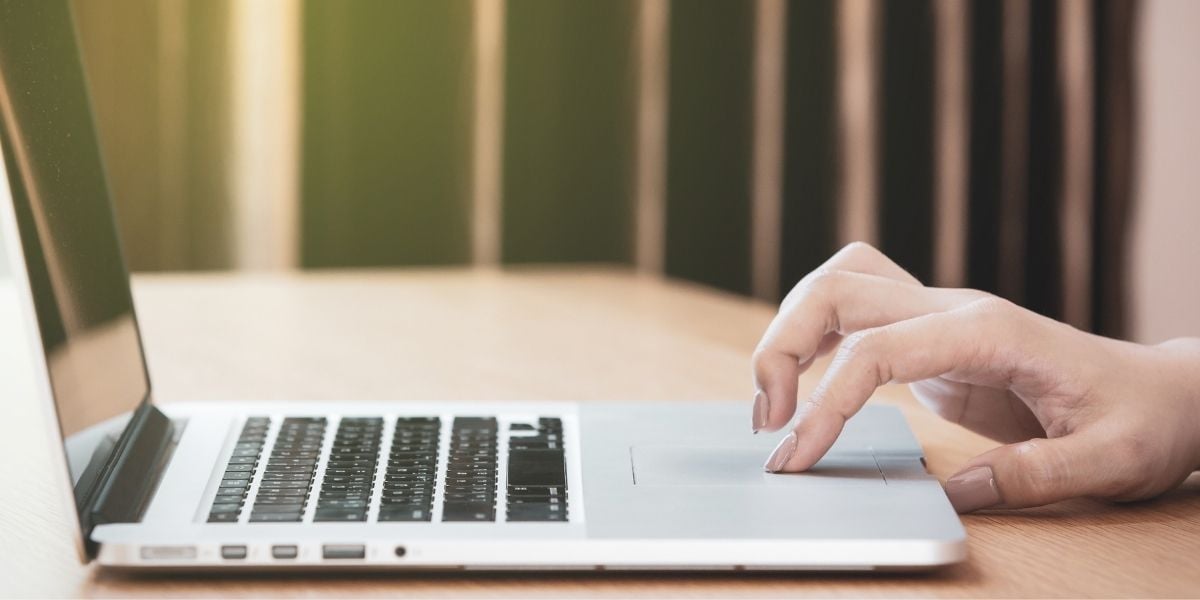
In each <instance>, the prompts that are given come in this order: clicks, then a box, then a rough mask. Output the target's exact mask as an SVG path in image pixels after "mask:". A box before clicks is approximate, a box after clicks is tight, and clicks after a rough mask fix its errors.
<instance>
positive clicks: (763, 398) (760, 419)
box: [751, 390, 771, 433]
mask: <svg viewBox="0 0 1200 600" xmlns="http://www.w3.org/2000/svg"><path fill="white" fill-rule="evenodd" d="M770 411H771V403H770V401H768V400H767V394H766V392H764V391H762V390H758V391H757V392H754V414H753V415H751V416H752V417H753V420H754V423H752V425H753V428H754V433H758V430H759V429H763V428H765V427H766V426H767V415H768V414H770Z"/></svg>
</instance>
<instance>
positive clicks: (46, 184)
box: [0, 0, 149, 480]
mask: <svg viewBox="0 0 1200 600" xmlns="http://www.w3.org/2000/svg"><path fill="white" fill-rule="evenodd" d="M86 89H87V88H86V86H85V82H84V75H83V69H82V65H81V63H80V57H79V53H78V49H77V47H76V40H75V30H74V25H73V23H72V20H71V14H70V9H69V7H68V4H67V2H66V1H65V0H42V1H37V2H21V1H13V0H0V149H2V150H3V153H4V169H5V171H6V173H7V175H8V183H9V188H10V190H11V197H12V208H13V213H15V216H16V224H17V230H18V232H19V237H20V247H21V249H22V250H23V252H24V259H25V260H24V271H25V272H26V274H27V275H28V282H29V287H30V290H31V292H32V296H33V305H34V308H35V310H36V313H37V328H38V331H39V333H40V334H41V340H42V346H43V350H44V352H45V356H46V364H47V367H48V370H49V379H50V385H51V388H52V391H53V394H54V401H55V405H56V407H57V410H58V418H59V424H60V426H61V428H62V433H63V436H64V438H66V439H67V446H68V449H67V453H68V459H69V460H68V462H69V464H70V465H71V471H72V477H73V478H74V479H76V480H78V478H79V475H80V470H81V468H82V466H86V465H87V463H88V461H89V460H93V459H94V457H93V456H92V455H93V453H94V450H95V448H96V446H97V443H98V441H99V439H102V438H104V437H105V436H111V435H112V434H113V433H114V432H113V431H111V429H114V428H116V431H115V433H117V434H119V433H120V429H119V427H120V426H122V423H123V421H122V420H121V419H120V418H119V417H120V415H122V414H124V413H127V412H128V411H130V410H132V409H133V408H135V407H136V406H137V405H138V403H140V402H141V401H142V400H143V399H145V398H146V397H147V395H148V393H149V380H148V379H147V376H146V370H145V365H144V363H143V360H142V349H141V342H140V340H139V338H138V329H137V323H136V321H135V318H134V313H133V301H132V298H131V296H130V292H129V277H128V274H127V273H126V272H125V265H124V262H123V260H122V257H121V253H120V247H119V244H118V240H117V232H116V226H115V223H114V221H113V214H112V208H111V205H110V202H109V196H108V186H107V183H106V180H105V177H104V170H103V166H102V162H101V159H100V153H99V144H98V141H97V139H96V133H95V128H94V124H93V122H92V115H91V110H90V108H89V104H88V97H87V91H86ZM0 201H2V202H7V201H8V199H7V198H2V197H0ZM101 422H107V423H106V425H105V427H100V428H97V427H94V426H95V425H97V424H99V423H101ZM89 428H91V430H89ZM99 430H104V431H99Z"/></svg>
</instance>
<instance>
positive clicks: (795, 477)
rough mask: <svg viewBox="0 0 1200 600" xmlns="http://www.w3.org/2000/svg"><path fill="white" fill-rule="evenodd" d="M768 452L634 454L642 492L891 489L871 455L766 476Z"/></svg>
mask: <svg viewBox="0 0 1200 600" xmlns="http://www.w3.org/2000/svg"><path fill="white" fill-rule="evenodd" d="M767 454H769V451H768V452H764V451H763V449H762V448H759V447H746V446H725V447H718V446H687V445H644V446H633V447H631V448H630V456H631V460H632V463H633V464H632V467H633V468H632V473H633V483H634V484H635V485H638V486H671V485H684V486H784V487H810V486H831V485H832V486H850V485H853V486H861V485H866V486H875V485H886V481H885V480H884V478H883V474H882V473H881V472H880V470H879V466H878V465H877V464H876V461H875V457H874V455H872V454H871V453H868V452H861V453H845V454H831V455H827V456H826V457H825V458H823V459H821V461H820V462H818V463H817V464H816V465H814V466H813V468H812V469H809V470H808V471H806V472H804V473H786V474H773V473H767V472H765V471H764V470H763V466H762V465H763V461H765V460H766V457H767Z"/></svg>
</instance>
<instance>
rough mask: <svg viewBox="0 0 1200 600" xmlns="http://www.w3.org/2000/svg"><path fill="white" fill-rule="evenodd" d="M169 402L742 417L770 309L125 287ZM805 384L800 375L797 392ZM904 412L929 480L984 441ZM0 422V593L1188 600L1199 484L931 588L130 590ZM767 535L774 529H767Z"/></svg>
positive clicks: (910, 584)
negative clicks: (82, 560)
mask: <svg viewBox="0 0 1200 600" xmlns="http://www.w3.org/2000/svg"><path fill="white" fill-rule="evenodd" d="M135 292H136V297H137V302H138V309H139V311H140V316H141V322H142V326H143V331H144V335H145V338H146V345H147V352H148V355H149V361H150V367H151V371H152V373H153V380H154V386H155V389H156V394H157V397H158V399H159V401H161V402H164V403H166V402H172V401H179V400H202V401H212V402H227V401H232V400H236V399H238V398H260V399H261V398H267V399H278V400H338V399H343V398H346V399H349V398H356V399H365V400H398V401H403V400H417V399H450V400H459V399H463V400H480V399H486V400H496V401H503V400H530V399H535V400H580V401H596V402H603V401H606V400H612V399H645V400H671V401H678V402H679V403H680V408H681V410H686V404H687V402H688V401H691V400H701V399H735V400H742V401H745V402H746V411H747V412H746V414H747V417H746V420H747V426H749V414H750V412H749V411H750V382H749V365H748V359H749V356H750V352H751V350H752V349H753V347H754V345H755V343H756V342H757V341H758V337H759V334H760V333H761V332H762V330H763V329H764V327H765V326H766V324H767V322H768V321H769V320H770V318H771V316H772V314H773V313H774V309H773V307H771V306H768V305H766V304H762V303H758V302H755V301H750V300H746V299H743V298H739V297H735V296H732V295H727V294H722V293H718V292H713V291H711V290H708V289H705V288H701V287H697V286H693V285H687V284H680V283H664V282H661V281H660V280H657V279H654V278H648V277H640V276H637V275H633V274H630V273H628V272H625V271H620V270H570V271H567V270H557V271H530V270H521V271H510V272H505V273H500V272H495V271H477V270H412V271H404V272H391V271H374V272H373V271H365V272H354V273H346V272H344V273H322V274H306V275H294V276H239V275H192V276H182V275H178V276H177V275H166V276H160V275H156V276H142V277H138V278H137V281H136V285H135ZM815 376H816V375H815V374H813V375H811V376H806V379H805V381H806V385H809V386H811V385H812V384H813V383H814V381H815ZM874 401H876V402H886V403H892V404H896V405H898V406H900V407H901V408H902V409H903V410H904V412H905V413H906V414H907V416H908V418H909V421H910V422H911V423H912V426H913V428H914V429H915V431H916V432H917V436H918V438H919V439H920V440H921V442H922V444H924V446H925V451H926V455H927V456H928V461H929V468H930V469H931V470H932V472H934V473H935V474H937V475H938V476H939V477H942V478H944V477H946V476H947V475H949V474H951V473H953V472H954V470H955V467H956V465H958V464H960V463H961V462H962V461H964V460H965V459H967V458H968V457H969V456H971V455H973V454H974V453H976V452H979V451H981V450H983V449H985V448H987V447H988V446H989V442H988V441H986V440H984V439H981V438H979V437H977V436H975V435H972V434H969V433H967V432H965V431H963V430H961V429H959V428H957V427H955V426H952V425H949V424H946V423H944V422H941V421H939V420H938V419H937V418H936V417H933V416H931V415H930V414H929V413H927V412H925V411H923V410H922V409H921V408H920V407H919V406H917V405H916V404H915V402H914V401H913V400H912V398H911V397H910V396H909V395H908V393H907V391H906V390H905V389H904V388H892V389H887V390H884V391H882V392H880V394H879V395H878V397H877V398H876V400H874ZM6 403H7V406H6V414H7V416H8V418H6V419H4V420H3V422H0V453H2V454H0V456H4V457H5V459H4V462H3V463H2V466H0V535H2V538H3V539H2V541H0V596H32V595H38V596H46V595H53V596H123V597H131V596H145V597H165V596H196V595H207V596H294V595H299V594H304V595H310V596H351V595H371V596H401V595H415V596H444V595H462V596H507V597H532V596H564V595H586V596H646V595H687V596H734V595H752V596H781V595H788V596H794V595H799V594H815V595H820V596H833V595H883V596H909V595H919V596H932V595H937V596H989V597H1002V596H1003V597H1011V596H1035V597H1047V596H1064V595H1065V596H1090V595H1104V596H1113V595H1117V596H1181V595H1182V596H1195V595H1200V493H1197V492H1198V491H1200V477H1193V478H1192V479H1191V480H1190V481H1189V482H1188V483H1187V484H1185V486H1184V488H1183V489H1180V490H1177V491H1175V492H1172V493H1170V494H1168V495H1166V496H1165V497H1163V498H1161V499H1158V500H1155V501H1152V502H1145V503H1139V504H1135V505H1128V506H1114V505H1110V504H1104V503H1099V502H1093V501H1088V500H1077V501H1072V502H1065V503H1062V504H1059V505H1056V506H1052V507H1048V508H1043V509H1037V510H1026V511H1020V512H1012V513H995V514H990V515H977V516H968V517H966V518H965V519H964V521H965V523H966V527H967V530H968V532H969V535H970V549H971V558H970V561H969V562H968V563H966V564H964V565H961V566H957V567H954V568H950V569H947V570H945V571H942V572H939V573H935V574H932V575H920V576H911V575H910V576H897V575H885V576H879V575H853V576H847V575H810V574H796V575H751V574H741V573H739V574H714V575H702V576H696V575H666V574H640V575H622V574H615V573H606V574H587V575H560V574H549V575H504V576H497V575H464V574H454V575H444V576H423V575H371V576H332V577H316V576H308V575H296V576H289V577H281V576H275V577H265V576H249V577H247V576H241V577H229V576H187V577H176V576H172V577H154V578H131V577H127V576H120V575H117V574H113V573H107V572H102V571H100V570H98V569H95V568H91V567H87V566H81V565H79V564H78V563H77V562H76V559H75V554H74V549H73V547H72V546H71V542H70V536H69V527H70V524H69V523H70V521H69V520H68V519H67V518H66V517H65V516H64V515H63V514H61V511H59V510H58V508H57V507H58V500H57V497H56V496H55V494H57V493H58V492H57V490H56V489H55V487H54V486H55V485H56V484H57V482H56V481H53V480H51V479H50V478H49V477H48V476H47V475H46V474H45V472H44V470H43V467H42V465H43V464H45V462H46V461H47V460H48V456H49V449H47V448H46V444H45V443H44V441H43V440H42V439H41V438H40V437H39V436H38V435H37V432H39V431H40V423H39V424H38V426H34V427H31V426H30V423H31V422H33V421H32V420H35V419H38V418H40V417H39V416H38V413H37V409H36V407H31V406H28V403H17V402H13V401H12V399H6ZM780 518H786V515H781V516H780Z"/></svg>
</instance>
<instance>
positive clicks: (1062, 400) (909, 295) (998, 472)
mask: <svg viewBox="0 0 1200 600" xmlns="http://www.w3.org/2000/svg"><path fill="white" fill-rule="evenodd" d="M839 342H840V344H839ZM835 348H836V349H837V353H836V355H834V358H833V359H832V361H831V362H830V365H829V368H828V370H827V371H826V372H825V374H824V376H823V377H822V379H821V381H820V383H819V384H818V385H817V387H816V389H815V390H814V391H813V393H812V395H811V396H810V397H809V398H808V400H807V401H806V402H805V403H804V404H803V405H801V406H800V407H799V408H797V402H796V400H797V399H796V395H797V387H798V382H797V378H798V377H799V375H800V374H801V373H803V372H804V371H805V370H806V369H807V368H808V367H809V366H810V365H811V364H812V362H813V360H814V359H815V358H817V357H819V356H821V355H823V354H826V353H828V352H830V351H833V350H834V349H835ZM753 365H754V383H755V390H756V391H755V402H754V410H753V426H754V429H755V431H777V430H780V429H782V428H783V427H784V426H786V425H787V424H788V423H789V422H790V421H791V420H792V418H793V416H795V417H796V418H797V421H796V424H795V426H794V427H793V429H792V431H791V433H789V434H788V435H787V437H785V438H784V439H783V441H782V442H780V444H779V446H778V447H777V448H776V449H775V451H774V452H773V453H772V454H771V456H770V458H768V460H767V463H766V465H765V468H766V469H767V470H768V471H773V472H792V471H803V470H805V469H808V468H809V467H811V466H813V465H814V464H815V463H816V462H817V461H818V460H819V459H820V458H821V457H822V456H823V455H824V454H825V452H827V451H828V450H829V448H830V446H832V445H833V443H834V440H836V439H837V437H838V434H839V433H841V431H842V427H843V425H844V424H845V422H846V419H848V418H850V417H851V416H853V415H854V414H855V413H856V412H858V410H859V409H860V408H862V406H863V404H864V403H865V402H866V401H867V399H868V398H869V397H870V396H871V394H872V393H873V392H874V391H875V389H876V388H877V387H879V386H880V385H883V384H885V383H908V384H909V387H910V388H911V389H912V391H913V393H914V395H916V397H917V399H918V400H920V401H921V403H922V404H924V405H925V406H927V407H929V408H930V409H932V410H933V411H934V412H936V413H937V414H938V415H940V416H941V417H943V418H945V419H947V420H949V421H951V422H954V423H958V424H959V425H962V426H964V427H966V428H968V429H970V430H972V431H975V432H977V433H980V434H983V435H985V436H987V437H990V438H992V439H994V440H997V441H1000V442H1003V443H1005V444H1007V445H1004V446H1000V447H998V448H995V449H993V450H990V451H988V452H985V453H983V454H981V455H979V456H976V457H975V458H973V459H971V460H969V461H967V463H966V465H964V466H963V468H962V469H961V470H960V471H959V472H958V473H957V474H955V475H954V476H952V477H950V479H949V480H947V481H946V484H945V487H946V493H947V495H948V496H949V497H950V501H951V503H952V504H953V505H954V507H955V509H956V510H958V511H959V512H970V511H973V510H978V509H982V508H990V507H1003V508H1020V507H1027V506H1036V505H1041V504H1047V503H1050V502H1056V501H1058V500H1063V499H1067V498H1072V497H1076V496H1094V497H1100V498H1108V499H1113V500H1137V499H1144V498H1149V497H1152V496H1155V495H1157V494H1160V493H1162V492H1164V491H1166V490H1169V489H1171V488H1173V487H1175V486H1177V485H1178V484H1179V483H1180V482H1181V481H1183V480H1184V479H1185V478H1187V476H1188V475H1189V474H1190V473H1191V472H1192V471H1193V470H1195V469H1197V468H1200V339H1178V340H1172V341H1169V342H1166V343H1164V344H1160V345H1158V346H1143V345H1139V344H1133V343H1129V342H1122V341H1118V340H1113V339H1109V338H1104V337H1100V336H1096V335H1093V334H1089V333H1085V332H1082V331H1079V330H1077V329H1074V328H1072V327H1070V326H1068V325H1065V324H1063V323H1060V322H1057V321H1054V320H1052V319H1048V318H1046V317H1043V316H1040V315H1038V314H1036V313H1033V312H1031V311H1029V310H1026V309H1024V308H1021V307H1019V306H1016V305H1014V304H1012V303H1010V302H1008V301H1006V300H1003V299H1000V298H997V297H995V296H992V295H991V294H987V293H985V292H980V291H976V290H967V289H941V288H931V287H925V286H923V285H921V284H920V282H918V281H917V280H916V279H915V278H914V277H912V276H911V275H909V274H908V273H907V272H905V271H904V270H903V269H902V268H900V267H899V266H898V265H896V264H895V263H894V262H892V261H891V260H890V259H888V258H887V257H886V256H884V255H883V254H882V253H881V252H879V251H878V250H876V249H875V248H872V247H871V246H869V245H867V244H863V243H855V244H851V245H849V246H847V247H845V248H843V249H842V250H841V251H840V252H838V253H837V254H835V255H834V256H833V257H832V258H830V259H829V260H828V261H827V262H826V263H825V264H824V265H822V267H821V268H819V269H817V270H816V271H813V272H812V273H810V274H809V275H808V276H806V277H805V278H804V279H802V280H801V281H800V283H798V284H797V285H796V287H795V288H794V289H792V291H791V292H790V293H789V294H788V295H787V297H786V298H785V299H784V301H783V303H782V305H781V306H780V309H779V314H778V315H776V317H775V319H774V320H773V321H772V322H771V325H770V326H769V327H768V328H767V331H766V333H765V334H764V335H763V338H762V341H761V342H759V345H758V348H757V350H756V351H755V353H754V359H753Z"/></svg>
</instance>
